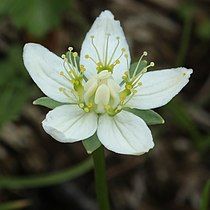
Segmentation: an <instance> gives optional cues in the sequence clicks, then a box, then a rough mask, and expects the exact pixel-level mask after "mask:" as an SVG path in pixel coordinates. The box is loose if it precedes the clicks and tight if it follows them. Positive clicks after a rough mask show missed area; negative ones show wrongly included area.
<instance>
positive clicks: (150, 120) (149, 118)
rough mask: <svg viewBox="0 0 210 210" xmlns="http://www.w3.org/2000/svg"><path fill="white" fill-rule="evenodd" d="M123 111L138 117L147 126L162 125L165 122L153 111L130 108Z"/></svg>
mask: <svg viewBox="0 0 210 210" xmlns="http://www.w3.org/2000/svg"><path fill="white" fill-rule="evenodd" d="M124 110H126V111H129V112H131V113H133V114H135V115H137V116H139V117H140V118H142V119H143V120H144V121H145V122H146V124H148V125H157V124H163V123H164V122H165V121H164V119H163V118H162V117H161V116H160V115H159V114H158V113H157V112H155V111H153V110H139V109H131V108H125V109H124Z"/></svg>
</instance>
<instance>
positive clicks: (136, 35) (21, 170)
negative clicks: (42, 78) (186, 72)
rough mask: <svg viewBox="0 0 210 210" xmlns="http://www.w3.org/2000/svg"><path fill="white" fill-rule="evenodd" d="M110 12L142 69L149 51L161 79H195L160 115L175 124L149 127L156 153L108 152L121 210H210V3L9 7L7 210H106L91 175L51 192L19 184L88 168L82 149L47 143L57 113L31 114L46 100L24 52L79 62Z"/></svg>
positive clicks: (4, 18)
mask: <svg viewBox="0 0 210 210" xmlns="http://www.w3.org/2000/svg"><path fill="white" fill-rule="evenodd" d="M105 9H109V10H111V11H112V12H113V13H114V15H115V18H116V19H118V20H120V21H121V24H122V26H123V28H124V32H125V34H126V37H127V40H128V42H129V46H130V50H131V54H132V56H133V61H136V60H138V58H139V56H140V55H141V54H142V52H143V51H145V50H146V51H147V52H148V58H147V59H148V61H154V62H155V63H156V69H161V68H170V67H177V66H185V67H188V68H192V69H194V73H193V75H192V77H191V79H190V83H189V84H188V85H187V86H186V87H185V88H184V90H183V91H182V92H181V94H180V95H179V96H178V97H176V98H175V99H173V100H172V101H171V102H170V103H169V104H168V105H167V106H164V107H163V108H160V109H158V110H156V111H158V112H159V113H160V114H161V115H162V116H163V118H164V119H165V121H166V123H165V124H164V125H158V126H151V127H150V128H151V129H152V132H153V136H154V141H155V144H156V146H155V148H154V149H153V150H151V151H150V152H149V153H148V154H146V155H143V156H137V157H133V156H125V155H118V154H114V153H112V152H109V151H106V155H107V159H106V160H107V177H108V184H109V193H110V199H111V203H112V209H113V210H143V209H144V210H164V209H170V210H196V209H200V210H205V209H206V210H207V207H205V205H207V201H208V199H209V197H208V195H207V192H208V186H210V183H209V181H208V180H209V179H210V1H209V0H197V1H185V0H173V1H168V0H142V1H140V0H113V1H111V0H105V1H93V0H80V1H76V0H62V1H61V0H45V1H41V0H31V1H28V0H0V210H3V209H4V210H5V209H26V210H57V209H62V210H65V209H66V210H67V209H68V210H71V209H77V210H96V209H97V203H96V197H95V190H94V173H93V170H91V169H90V170H88V171H87V172H86V173H83V175H80V176H79V177H77V178H74V179H71V180H70V178H69V179H68V178H65V179H63V180H62V179H60V181H57V182H56V183H54V184H52V183H51V185H46V183H45V182H43V184H42V183H39V184H36V183H35V184H34V185H33V186H29V185H30V184H29V185H24V184H22V185H21V183H19V182H18V179H16V178H14V177H28V176H31V175H32V176H42V175H43V174H46V173H52V172H59V171H62V170H63V169H68V168H71V167H73V166H74V165H76V164H78V163H80V162H81V161H83V160H85V159H87V158H88V155H87V154H86V152H85V150H84V148H83V146H82V144H81V143H75V144H62V143H58V142H56V141H54V140H53V139H52V138H51V137H50V136H48V135H47V134H45V133H44V131H43V129H42V127H41V121H42V120H43V119H44V117H45V114H46V113H47V111H48V109H46V108H43V107H38V106H33V105H32V101H33V100H35V99H36V98H38V97H40V96H43V94H42V93H41V92H40V91H39V89H38V88H37V87H36V86H35V84H34V83H33V82H32V80H31V78H30V77H29V75H28V74H27V72H26V70H25V69H24V66H23V61H22V49H23V46H24V44H25V43H27V42H36V43H40V44H42V45H44V46H45V47H47V48H49V49H50V50H51V51H53V52H55V53H56V54H58V55H61V54H62V53H64V52H66V51H67V48H68V47H69V46H72V47H74V49H75V50H76V51H78V52H79V51H80V46H81V44H82V41H83V39H84V36H85V34H86V32H87V31H88V29H89V28H90V26H91V24H92V23H93V21H94V19H95V18H96V17H97V16H98V15H99V14H100V12H101V11H102V10H105ZM11 177H12V178H11ZM12 180H13V181H12ZM18 183H19V185H18ZM205 186H206V187H205ZM204 191H205V192H206V193H203V192H204ZM202 198H204V200H205V204H202V205H201V199H202ZM12 201H14V202H12ZM8 202H12V203H8Z"/></svg>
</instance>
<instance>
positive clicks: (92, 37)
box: [90, 36, 102, 63]
mask: <svg viewBox="0 0 210 210" xmlns="http://www.w3.org/2000/svg"><path fill="white" fill-rule="evenodd" d="M90 38H91V43H92V45H93V47H94V49H95V51H96V54H97V56H98V60H99V61H100V62H101V63H102V61H101V58H100V55H99V52H98V49H97V47H96V46H95V44H94V42H93V39H94V36H91V37H90Z"/></svg>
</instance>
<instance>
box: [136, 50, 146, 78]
mask: <svg viewBox="0 0 210 210" xmlns="http://www.w3.org/2000/svg"><path fill="white" fill-rule="evenodd" d="M144 56H147V52H146V51H145V52H143V54H142V56H141V57H140V59H139V61H138V63H137V65H136V68H135V70H134V73H133V76H134V77H135V76H136V72H137V70H138V68H139V65H140V63H141V61H142V58H143V57H144Z"/></svg>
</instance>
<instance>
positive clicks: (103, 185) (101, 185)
mask: <svg viewBox="0 0 210 210" xmlns="http://www.w3.org/2000/svg"><path fill="white" fill-rule="evenodd" d="M92 157H93V162H94V168H95V186H96V194H97V200H98V205H99V210H110V204H109V196H108V189H107V178H106V166H105V165H106V164H105V155H104V147H103V146H100V147H99V148H98V149H97V150H95V151H94V152H93V153H92Z"/></svg>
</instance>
